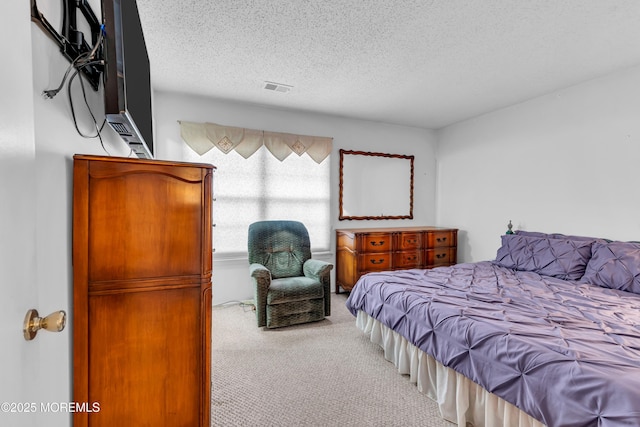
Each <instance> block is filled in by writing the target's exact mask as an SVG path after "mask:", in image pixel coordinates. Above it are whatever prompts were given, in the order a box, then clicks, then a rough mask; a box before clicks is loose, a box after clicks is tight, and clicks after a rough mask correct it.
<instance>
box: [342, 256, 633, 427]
mask: <svg viewBox="0 0 640 427" xmlns="http://www.w3.org/2000/svg"><path fill="white" fill-rule="evenodd" d="M347 307H348V309H349V310H350V311H351V313H352V314H354V315H355V314H356V313H357V311H358V310H362V311H364V312H366V313H367V314H369V315H370V316H372V317H373V318H375V319H377V320H378V321H380V322H382V323H383V324H384V325H386V326H388V327H389V328H392V329H393V330H395V331H396V332H398V333H400V334H401V335H402V336H403V337H404V338H406V339H407V340H408V341H410V342H411V343H413V344H414V345H416V346H417V347H418V348H420V349H421V350H422V351H424V352H426V353H428V354H430V355H431V356H433V357H435V359H436V360H438V361H439V362H440V363H442V364H443V365H445V366H447V367H450V368H452V369H454V370H456V371H458V372H460V373H461V374H463V375H465V376H466V377H467V378H469V379H471V380H473V381H475V382H476V383H478V384H480V385H481V386H483V387H484V388H485V389H486V390H488V391H490V392H492V393H494V394H496V395H497V396H499V397H501V398H503V399H504V400H506V401H508V402H510V403H512V404H514V405H515V406H517V407H518V408H520V409H521V410H523V411H525V412H527V413H528V414H529V415H531V416H533V417H534V418H536V419H538V420H539V421H541V422H543V423H545V424H546V425H547V426H550V427H555V426H640V295H638V294H632V293H628V292H624V291H618V290H613V289H607V288H601V287H598V286H593V285H589V284H581V283H578V282H575V281H564V280H560V279H556V278H553V277H548V276H540V275H538V274H536V273H532V272H523V271H514V270H511V269H507V268H504V267H500V266H498V265H495V264H493V263H491V262H488V261H486V262H479V263H473V264H458V265H455V266H452V267H440V268H435V269H432V270H406V271H396V272H381V273H370V274H368V275H365V276H363V277H362V278H361V279H360V280H359V281H358V283H357V284H356V286H355V287H354V288H353V290H352V291H351V295H350V296H349V298H348V300H347Z"/></svg>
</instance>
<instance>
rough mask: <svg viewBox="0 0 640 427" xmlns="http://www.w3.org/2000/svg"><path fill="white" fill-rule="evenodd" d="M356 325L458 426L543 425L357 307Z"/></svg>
mask: <svg viewBox="0 0 640 427" xmlns="http://www.w3.org/2000/svg"><path fill="white" fill-rule="evenodd" d="M356 325H357V326H358V328H360V329H361V330H362V331H363V332H364V333H365V334H366V335H368V336H369V338H370V339H371V342H373V343H375V344H378V345H379V346H380V347H382V349H383V350H384V357H385V359H387V360H388V361H390V362H392V363H393V364H394V365H395V366H396V367H397V368H398V372H399V373H401V374H406V375H409V380H410V381H411V382H412V383H415V384H417V386H418V390H419V391H420V392H421V393H424V394H426V395H427V396H428V397H429V398H431V399H432V400H434V401H435V402H437V404H438V407H439V409H440V414H441V415H442V417H443V418H444V419H446V420H448V421H451V422H453V423H457V424H458V426H461V427H464V426H467V425H472V426H476V427H482V426H486V427H544V424H542V423H541V422H539V421H537V420H536V419H534V418H533V417H531V416H530V415H528V414H527V413H525V412H523V411H521V410H520V409H518V408H517V407H515V406H514V405H512V404H510V403H508V402H506V401H505V400H503V399H501V398H499V397H498V396H496V395H494V394H492V393H489V392H488V391H486V390H485V389H483V388H482V387H480V386H479V385H478V384H476V383H474V382H473V381H471V380H470V379H468V378H466V377H465V376H464V375H462V374H459V373H457V372H456V371H454V370H453V369H450V368H447V367H445V366H444V365H442V364H440V363H439V362H437V361H436V360H435V359H434V358H433V357H431V356H429V355H428V354H426V353H425V352H423V351H422V350H420V349H419V348H417V347H416V346H414V345H413V344H411V343H410V342H408V341H407V340H406V339H405V338H404V337H403V336H401V335H400V334H398V333H397V332H395V331H393V330H392V329H390V328H388V327H386V326H385V325H383V324H382V323H380V322H378V321H377V320H375V319H374V318H373V317H371V316H369V315H368V314H366V313H364V312H362V311H359V312H358V315H357V318H356Z"/></svg>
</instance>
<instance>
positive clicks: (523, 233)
mask: <svg viewBox="0 0 640 427" xmlns="http://www.w3.org/2000/svg"><path fill="white" fill-rule="evenodd" d="M516 234H518V235H520V236H527V237H547V238H549V239H567V240H578V241H584V240H590V241H592V242H602V243H606V242H608V240H606V239H600V238H597V237H586V236H571V235H566V234H561V233H551V234H548V233H541V232H539V231H524V230H518V231H516Z"/></svg>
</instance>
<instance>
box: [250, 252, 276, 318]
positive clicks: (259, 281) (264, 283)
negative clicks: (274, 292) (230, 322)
mask: <svg viewBox="0 0 640 427" xmlns="http://www.w3.org/2000/svg"><path fill="white" fill-rule="evenodd" d="M249 274H250V275H251V281H252V282H253V295H254V300H255V303H256V317H257V319H258V326H266V325H267V291H268V290H269V286H270V285H271V272H270V271H269V270H268V269H267V267H265V266H264V265H262V264H256V263H254V264H250V265H249Z"/></svg>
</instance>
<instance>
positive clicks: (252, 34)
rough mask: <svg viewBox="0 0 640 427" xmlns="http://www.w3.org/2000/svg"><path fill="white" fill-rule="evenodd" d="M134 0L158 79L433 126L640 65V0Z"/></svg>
mask: <svg viewBox="0 0 640 427" xmlns="http://www.w3.org/2000/svg"><path fill="white" fill-rule="evenodd" d="M137 1H138V7H139V10H140V15H141V20H142V25H143V29H144V32H145V38H146V42H147V48H148V50H149V57H150V61H151V69H152V71H151V76H152V81H153V85H154V87H155V89H156V90H166V91H179V92H185V93H192V94H198V95H204V96H210V97H215V98H220V99H229V100H235V101H240V102H249V103H253V104H259V105H268V106H274V107H277V108H287V109H296V110H306V111H313V112H320V113H327V114H332V115H338V116H346V117H354V118H361V119H367V120H374V121H383V122H387V123H395V124H401V125H409V126H417V127H422V128H433V129H436V128H440V127H443V126H446V125H448V124H451V123H455V122H457V121H460V120H463V119H466V118H469V117H473V116H477V115H479V114H482V113H486V112H488V111H493V110H496V109H499V108H502V107H505V106H508V105H511V104H515V103H518V102H522V101H525V100H527V99H531V98H533V97H536V96H539V95H543V94H546V93H550V92H553V91H555V90H557V89H560V88H563V87H567V86H571V85H574V84H577V83H580V82H583V81H586V80H589V79H592V78H596V77H599V76H602V75H605V74H607V73H610V72H612V71H615V70H618V69H622V68H626V67H630V66H633V65H637V64H640V1H638V0H562V1H559V0H482V1H479V0H432V1H428V0H420V1H418V0H416V1H411V0H405V1H403V0H384V1H383V0H378V1H376V0H289V1H287V0H253V1H250V0H215V1H207V0H204V1H203V0H200V1H195V0H191V1H189V0H183V1H175V0H137ZM265 81H271V82H277V83H284V84H287V85H291V86H293V88H292V89H291V90H290V91H289V92H288V93H281V92H274V91H267V90H265V89H264V88H263V87H264V82H265ZM212 120H215V117H212Z"/></svg>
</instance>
